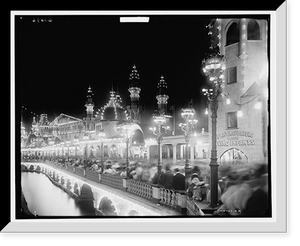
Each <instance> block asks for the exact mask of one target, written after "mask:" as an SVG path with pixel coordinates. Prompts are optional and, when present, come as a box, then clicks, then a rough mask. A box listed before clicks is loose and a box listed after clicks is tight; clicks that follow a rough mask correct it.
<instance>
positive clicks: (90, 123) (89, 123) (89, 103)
mask: <svg viewBox="0 0 300 246" xmlns="http://www.w3.org/2000/svg"><path fill="white" fill-rule="evenodd" d="M93 95H94V94H93V92H92V89H91V86H89V88H88V92H87V95H86V98H87V100H86V103H85V105H84V106H85V107H86V118H85V122H86V130H94V117H93V113H94V102H93Z"/></svg>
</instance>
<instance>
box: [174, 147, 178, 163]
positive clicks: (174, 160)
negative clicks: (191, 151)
mask: <svg viewBox="0 0 300 246" xmlns="http://www.w3.org/2000/svg"><path fill="white" fill-rule="evenodd" d="M176 160H177V158H176V144H173V163H176Z"/></svg>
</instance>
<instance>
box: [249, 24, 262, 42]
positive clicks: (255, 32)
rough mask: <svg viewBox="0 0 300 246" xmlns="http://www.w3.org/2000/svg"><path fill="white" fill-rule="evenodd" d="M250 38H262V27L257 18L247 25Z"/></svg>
mask: <svg viewBox="0 0 300 246" xmlns="http://www.w3.org/2000/svg"><path fill="white" fill-rule="evenodd" d="M247 37H248V40H260V28H259V25H258V23H257V21H256V20H249V22H248V26H247Z"/></svg>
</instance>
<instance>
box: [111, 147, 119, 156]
mask: <svg viewBox="0 0 300 246" xmlns="http://www.w3.org/2000/svg"><path fill="white" fill-rule="evenodd" d="M110 157H111V158H117V157H118V149H117V146H116V145H114V144H113V145H112V146H111V147H110Z"/></svg>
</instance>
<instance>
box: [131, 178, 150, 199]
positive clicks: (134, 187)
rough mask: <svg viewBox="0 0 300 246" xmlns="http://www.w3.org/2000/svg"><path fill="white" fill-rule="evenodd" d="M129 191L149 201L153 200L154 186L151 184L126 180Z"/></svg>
mask: <svg viewBox="0 0 300 246" xmlns="http://www.w3.org/2000/svg"><path fill="white" fill-rule="evenodd" d="M126 186H127V191H128V192H130V193H133V194H136V195H138V196H140V197H143V198H146V199H148V200H151V199H152V186H151V184H149V183H146V182H143V181H138V180H134V179H127V180H126Z"/></svg>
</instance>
